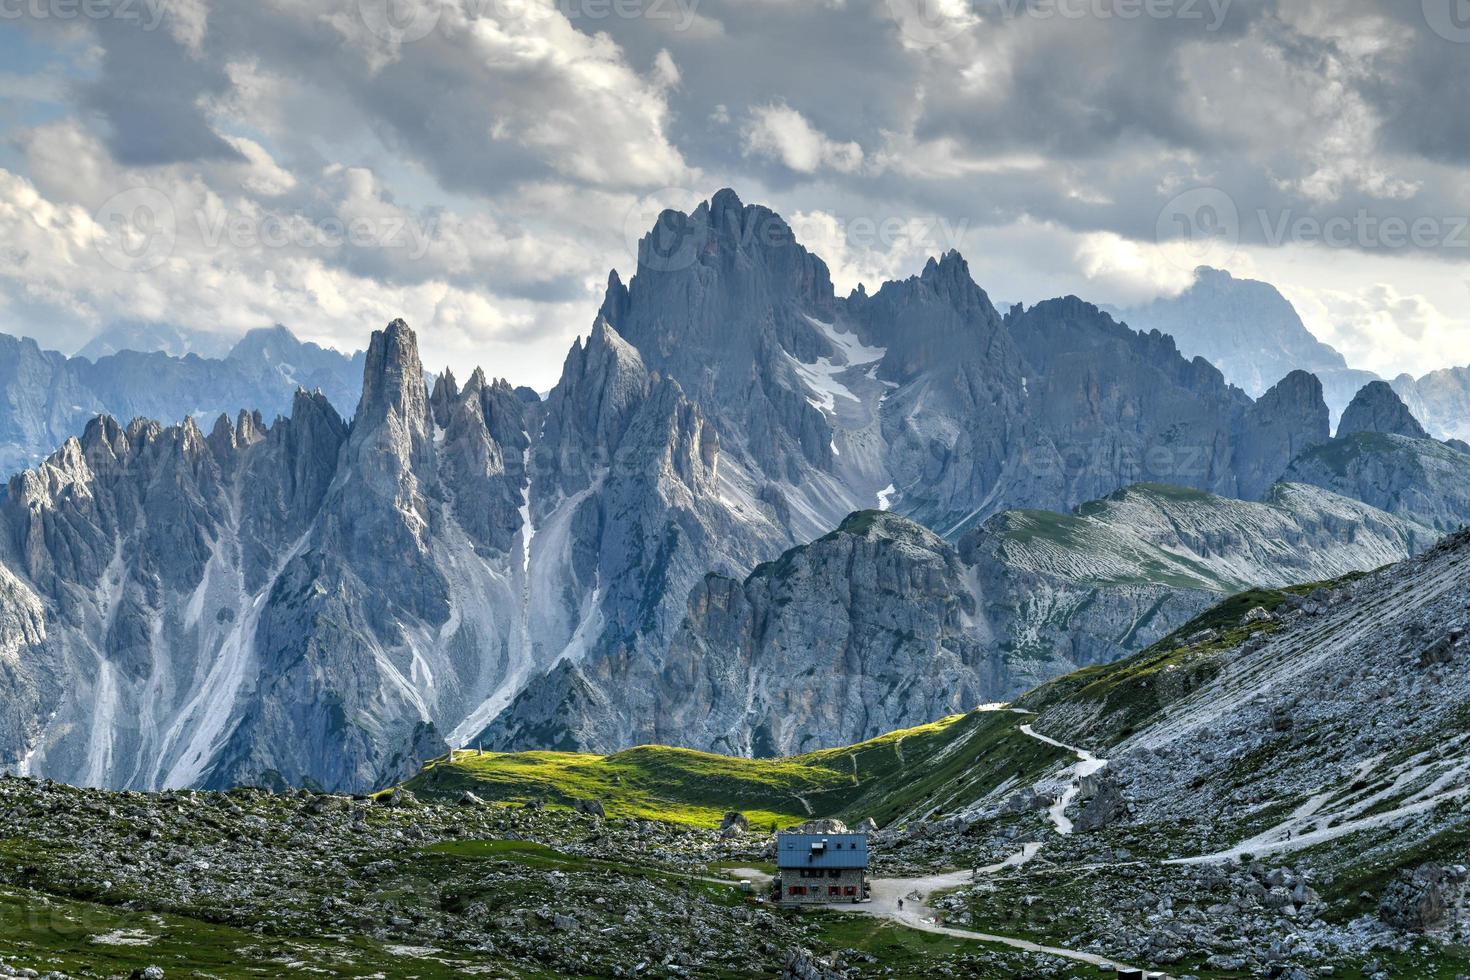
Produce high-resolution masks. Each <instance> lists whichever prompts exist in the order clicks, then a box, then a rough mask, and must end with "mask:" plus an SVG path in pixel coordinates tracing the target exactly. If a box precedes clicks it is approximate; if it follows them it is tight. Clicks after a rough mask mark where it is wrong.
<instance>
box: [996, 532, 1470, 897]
mask: <svg viewBox="0 0 1470 980" xmlns="http://www.w3.org/2000/svg"><path fill="white" fill-rule="evenodd" d="M1467 597H1470V532H1467V531H1462V532H1459V533H1457V534H1455V535H1453V536H1451V537H1449V538H1446V539H1445V540H1443V541H1442V542H1440V543H1439V544H1438V545H1436V546H1435V547H1434V548H1433V549H1431V550H1430V551H1428V552H1426V553H1425V554H1424V555H1422V556H1420V557H1417V558H1413V559H1410V560H1407V561H1404V562H1400V563H1398V564H1396V565H1393V566H1390V567H1388V568H1385V569H1383V570H1381V571H1378V572H1375V573H1372V574H1369V575H1366V576H1353V577H1350V578H1348V579H1345V580H1342V581H1340V582H1339V583H1336V584H1333V585H1328V586H1324V587H1322V588H1318V589H1316V590H1314V591H1312V592H1309V593H1307V594H1305V595H1302V594H1299V593H1298V594H1287V595H1282V594H1276V595H1275V596H1274V597H1272V598H1271V601H1269V602H1267V603H1265V604H1263V605H1261V606H1255V605H1251V603H1253V602H1255V601H1256V599H1255V597H1252V596H1249V595H1248V596H1246V597H1242V598H1241V599H1239V600H1232V602H1231V603H1230V604H1229V605H1228V606H1226V607H1221V609H1219V610H1216V611H1215V612H1213V613H1212V614H1211V616H1210V618H1209V620H1207V621H1205V622H1202V623H1197V624H1195V626H1196V627H1203V628H1200V629H1197V630H1194V631H1193V632H1192V633H1191V635H1189V636H1183V635H1180V636H1176V637H1173V638H1171V641H1170V642H1168V643H1164V644H1160V645H1159V646H1158V647H1156V648H1155V649H1154V650H1152V651H1150V652H1149V653H1146V654H1144V655H1141V656H1140V657H1138V658H1136V659H1134V660H1130V661H1125V662H1122V663H1120V664H1116V665H1113V666H1111V667H1107V668H1100V669H1098V670H1096V671H1092V672H1084V673H1082V674H1078V675H1074V676H1072V677H1069V678H1064V679H1062V680H1059V681H1057V682H1054V683H1052V684H1049V685H1046V686H1044V687H1042V688H1041V689H1039V690H1038V691H1036V692H1034V693H1032V694H1030V695H1028V696H1027V697H1026V698H1024V699H1023V700H1022V701H1021V702H1020V704H1021V705H1022V706H1025V707H1029V708H1031V709H1032V710H1035V711H1037V712H1039V717H1038V718H1037V719H1036V722H1035V727H1036V728H1037V730H1039V731H1044V732H1048V733H1050V734H1052V735H1053V736H1054V737H1057V738H1063V739H1065V738H1073V739H1076V740H1077V741H1078V742H1080V743H1082V744H1084V745H1090V746H1092V747H1093V748H1094V749H1095V750H1096V751H1098V752H1099V754H1102V755H1105V756H1106V757H1107V758H1108V759H1109V760H1111V761H1110V763H1109V766H1108V770H1107V775H1106V778H1107V780H1108V781H1110V782H1112V783H1113V784H1114V785H1116V786H1117V787H1118V788H1119V789H1120V790H1121V792H1122V794H1123V796H1124V797H1125V798H1126V800H1127V812H1128V814H1129V817H1128V819H1129V820H1131V821H1132V822H1134V823H1136V824H1139V825H1165V824H1169V823H1171V822H1178V821H1181V820H1183V821H1187V822H1189V823H1190V824H1191V825H1192V830H1191V833H1190V835H1189V837H1188V840H1187V843H1186V842H1185V841H1184V840H1180V841H1178V842H1176V843H1173V844H1171V845H1169V850H1171V851H1173V852H1174V853H1170V854H1168V855H1167V856H1168V857H1172V858H1180V859H1184V860H1187V861H1190V862H1205V863H1209V862H1223V861H1228V860H1234V859H1239V858H1241V857H1242V856H1246V857H1252V858H1260V859H1272V860H1284V859H1286V858H1287V857H1288V856H1292V857H1295V858H1298V859H1302V860H1308V859H1309V860H1310V861H1311V862H1312V864H1313V865H1314V866H1315V867H1317V868H1318V869H1319V870H1320V871H1321V872H1323V873H1330V874H1332V875H1333V876H1334V877H1335V879H1336V880H1337V882H1338V884H1337V891H1338V893H1339V894H1342V895H1344V896H1348V897H1353V898H1356V896H1357V894H1358V891H1360V890H1362V888H1363V887H1364V886H1367V885H1372V886H1375V887H1379V886H1382V885H1384V884H1385V883H1387V882H1388V881H1390V880H1392V879H1393V878H1394V876H1395V875H1396V874H1397V873H1398V872H1399V871H1400V870H1405V871H1413V870H1415V869H1416V868H1418V866H1419V865H1420V864H1422V863H1423V862H1425V861H1427V860H1431V859H1432V860H1434V861H1438V862H1440V863H1446V864H1453V863H1454V862H1456V861H1462V860H1464V858H1465V857H1466V850H1465V849H1466V841H1467V840H1470V837H1467V834H1466V827H1465V820H1466V814H1465V810H1464V806H1463V802H1464V799H1465V797H1466V795H1467V794H1470V749H1467V747H1466V744H1465V743H1466V736H1465V717H1464V707H1463V706H1464V702H1465V697H1464V694H1465V691H1464V688H1465V687H1466V685H1467V684H1470V669H1467V666H1466V665H1467V663H1470V661H1467V660H1466V659H1465V658H1466V657H1467V655H1470V608H1467V601H1470V598H1467ZM1248 605H1249V606H1250V608H1249V610H1247V609H1246V606H1248ZM1268 605H1269V606H1272V607H1274V608H1269V609H1268V608H1266V607H1267V606H1268ZM1192 629H1193V628H1192ZM1427 924H1428V925H1434V924H1437V923H1427Z"/></svg>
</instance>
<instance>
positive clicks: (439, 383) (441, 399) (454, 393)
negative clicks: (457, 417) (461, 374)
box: [429, 367, 459, 429]
mask: <svg viewBox="0 0 1470 980" xmlns="http://www.w3.org/2000/svg"><path fill="white" fill-rule="evenodd" d="M458 399H459V385H458V384H457V383H456V382H455V380H454V372H453V371H451V370H450V369H449V368H447V367H446V368H445V369H444V373H443V374H441V375H439V377H437V378H435V379H434V391H433V393H432V394H431V395H429V410H430V411H432V412H433V413H434V424H435V425H437V426H438V427H439V428H441V429H444V428H448V426H449V412H450V410H451V409H452V408H453V407H454V403H455V402H456V401H457V400H458Z"/></svg>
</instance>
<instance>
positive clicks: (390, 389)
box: [357, 320, 428, 427]
mask: <svg viewBox="0 0 1470 980" xmlns="http://www.w3.org/2000/svg"><path fill="white" fill-rule="evenodd" d="M389 414H394V415H397V416H398V417H399V418H402V419H404V420H405V421H407V422H408V423H409V424H410V425H417V426H420V427H422V426H423V424H424V422H425V420H426V419H427V417H428V391H427V388H426V386H425V384H424V366H423V362H422V361H420V360H419V342H418V337H417V336H416V335H415V334H414V332H413V331H412V330H410V329H409V326H408V324H407V323H404V322H403V321H402V320H394V321H393V322H392V323H390V324H388V326H387V328H386V329H384V330H377V331H374V332H373V340H372V343H371V344H370V345H369V346H368V353H367V362H366V364H365V365H364V366H363V374H362V400H361V401H360V402H359V403H358V406H357V418H358V420H359V421H361V422H366V423H369V424H371V423H373V422H376V421H380V420H382V419H383V418H384V417H386V416H387V415H389Z"/></svg>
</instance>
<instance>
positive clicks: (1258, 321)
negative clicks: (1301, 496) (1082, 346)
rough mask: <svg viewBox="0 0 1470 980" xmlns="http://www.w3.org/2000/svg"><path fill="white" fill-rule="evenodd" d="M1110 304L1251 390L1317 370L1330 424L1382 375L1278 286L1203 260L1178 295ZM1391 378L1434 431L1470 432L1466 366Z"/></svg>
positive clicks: (1447, 434) (1453, 435) (1441, 434)
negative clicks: (1311, 323) (1311, 325)
mask: <svg viewBox="0 0 1470 980" xmlns="http://www.w3.org/2000/svg"><path fill="white" fill-rule="evenodd" d="M1110 312H1112V313H1114V314H1115V315H1116V316H1117V317H1118V318H1119V319H1121V320H1124V321H1126V322H1127V323H1128V324H1129V326H1132V327H1134V328H1136V329H1139V330H1158V331H1160V332H1161V333H1166V334H1169V335H1170V336H1172V337H1173V338H1174V341H1175V343H1177V344H1178V345H1179V349H1180V350H1181V351H1183V352H1184V353H1185V354H1186V355H1188V356H1191V357H1195V356H1198V357H1203V358H1205V359H1206V360H1208V361H1209V362H1210V363H1211V364H1214V365H1215V366H1216V367H1218V368H1219V369H1220V370H1221V372H1222V373H1223V374H1224V375H1225V378H1226V380H1227V381H1229V382H1230V383H1231V384H1233V385H1236V386H1238V387H1239V388H1241V389H1242V390H1244V391H1245V392H1246V393H1247V394H1249V395H1251V396H1252V397H1259V396H1260V395H1261V394H1262V393H1264V392H1265V391H1266V390H1267V389H1268V388H1270V387H1271V386H1272V385H1273V384H1274V383H1275V382H1276V381H1277V379H1279V378H1281V377H1283V376H1284V375H1286V374H1287V373H1288V372H1290V371H1294V370H1301V371H1308V372H1310V373H1312V374H1315V375H1316V376H1317V378H1318V379H1319V380H1320V381H1321V382H1322V386H1323V390H1324V395H1325V397H1326V400H1327V407H1328V409H1329V410H1330V412H1331V414H1332V422H1333V425H1336V424H1337V421H1338V420H1339V419H1340V418H1341V416H1342V413H1343V411H1344V410H1345V409H1346V408H1347V405H1348V403H1349V402H1350V401H1352V399H1353V397H1354V396H1355V395H1356V394H1357V393H1358V392H1359V391H1360V390H1361V389H1362V388H1363V386H1364V385H1366V384H1368V383H1369V382H1371V381H1377V380H1382V379H1380V378H1379V377H1378V375H1376V374H1374V373H1373V372H1371V371H1363V370H1359V369H1354V368H1352V367H1350V366H1349V365H1348V363H1347V359H1346V358H1345V357H1343V355H1342V354H1341V353H1339V352H1338V351H1337V350H1335V349H1334V348H1333V347H1332V346H1330V345H1329V344H1326V343H1323V342H1322V341H1320V340H1318V339H1317V338H1316V337H1315V336H1313V335H1312V333H1311V332H1310V331H1309V330H1307V327H1306V325H1305V324H1304V323H1302V319H1301V317H1300V316H1299V315H1298V314H1297V311H1296V309H1295V308H1294V307H1293V306H1292V305H1291V303H1290V302H1288V301H1287V299H1286V297H1284V296H1282V295H1281V293H1280V291H1278V290H1277V289H1276V287H1275V286H1272V285H1271V284H1270V283H1265V282H1258V281H1255V280H1250V279H1237V278H1235V277H1234V276H1232V275H1231V274H1230V273H1228V272H1225V271H1223V270H1220V269H1211V268H1209V267H1208V266H1201V267H1200V268H1199V269H1196V270H1195V274H1194V282H1193V283H1192V284H1191V285H1190V286H1189V288H1187V289H1185V290H1184V291H1183V292H1182V293H1180V294H1179V295H1177V296H1172V297H1162V298H1159V299H1155V300H1153V301H1151V302H1149V303H1145V304H1141V305H1137V306H1131V307H1125V308H1119V309H1110ZM1392 383H1393V387H1394V390H1395V391H1397V392H1398V393H1399V395H1400V397H1402V398H1403V400H1404V401H1405V403H1407V404H1408V405H1409V406H1410V408H1411V409H1412V410H1413V412H1414V414H1415V415H1416V416H1417V417H1418V418H1419V419H1420V420H1421V421H1422V422H1423V423H1424V424H1425V426H1426V427H1427V428H1428V429H1429V431H1431V432H1432V433H1433V434H1434V435H1435V436H1436V437H1438V438H1441V439H1461V440H1470V366H1463V367H1450V368H1444V369H1442V370H1439V371H1434V372H1432V373H1430V374H1427V375H1425V376H1424V377H1421V378H1415V377H1413V376H1412V375H1409V374H1402V375H1399V376H1398V377H1397V378H1394V379H1393V382H1392Z"/></svg>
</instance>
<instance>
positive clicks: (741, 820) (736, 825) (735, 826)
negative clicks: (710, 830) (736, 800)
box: [720, 810, 750, 834]
mask: <svg viewBox="0 0 1470 980" xmlns="http://www.w3.org/2000/svg"><path fill="white" fill-rule="evenodd" d="M720 830H722V831H723V830H734V831H737V832H739V833H742V834H743V833H745V832H746V831H748V830H750V821H749V820H748V819H747V818H746V816H745V814H743V813H741V812H740V811H739V810H731V811H730V812H729V813H727V814H725V818H724V819H723V820H721V821H720Z"/></svg>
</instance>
